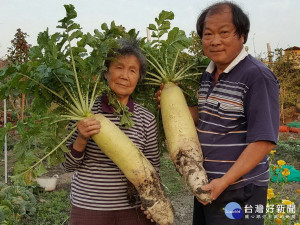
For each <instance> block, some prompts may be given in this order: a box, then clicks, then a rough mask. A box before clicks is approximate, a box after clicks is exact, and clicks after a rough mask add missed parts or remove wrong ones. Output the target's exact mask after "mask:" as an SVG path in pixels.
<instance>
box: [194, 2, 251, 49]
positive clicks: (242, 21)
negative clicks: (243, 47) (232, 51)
mask: <svg viewBox="0 0 300 225" xmlns="http://www.w3.org/2000/svg"><path fill="white" fill-rule="evenodd" d="M226 6H229V8H230V9H231V13H232V20H233V21H232V23H233V24H234V26H235V29H236V34H238V35H239V38H241V36H242V35H244V36H245V37H244V44H245V43H246V42H247V39H248V33H249V30H250V21H249V18H248V16H247V15H246V13H244V11H243V10H242V9H241V8H240V7H239V6H238V5H236V4H235V3H233V2H229V1H222V2H217V3H215V4H213V5H211V6H209V7H207V8H206V9H204V10H203V11H202V12H201V14H200V16H199V17H198V20H197V24H196V29H197V33H198V35H199V37H200V38H201V39H202V35H203V28H204V23H205V18H206V16H207V15H208V14H209V15H214V14H219V13H221V11H222V10H223V9H224V7H226Z"/></svg>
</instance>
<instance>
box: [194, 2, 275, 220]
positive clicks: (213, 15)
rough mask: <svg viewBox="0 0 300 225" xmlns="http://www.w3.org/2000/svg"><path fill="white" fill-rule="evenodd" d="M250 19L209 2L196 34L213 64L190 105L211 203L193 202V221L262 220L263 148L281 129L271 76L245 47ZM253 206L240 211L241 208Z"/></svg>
mask: <svg viewBox="0 0 300 225" xmlns="http://www.w3.org/2000/svg"><path fill="white" fill-rule="evenodd" d="M249 28H250V22H249V19H248V17H247V15H246V14H245V13H244V12H243V11H242V9H241V8H240V7H239V6H237V5H236V4H234V3H231V2H226V1H225V2H220V3H216V4H214V5H211V6H209V7H208V8H206V9H205V10H204V11H203V12H202V13H201V15H200V16H199V18H198V21H197V32H198V35H199V36H200V38H201V39H202V44H203V51H204V54H205V55H206V56H207V57H208V58H210V59H211V63H210V64H209V66H208V67H207V69H206V71H205V72H204V74H203V76H202V78H201V82H200V87H199V93H198V107H191V108H190V110H191V113H192V115H193V118H194V120H195V122H197V130H198V135H199V140H200V143H201V146H202V151H203V155H204V159H205V160H204V168H205V170H206V172H207V175H208V178H209V179H210V181H211V182H210V183H209V184H207V185H205V186H204V187H203V189H204V190H210V191H211V197H212V199H213V201H212V202H211V203H210V204H208V202H199V201H198V200H197V199H195V201H194V217H193V224H194V225H204V224H205V225H208V224H210V225H216V224H218V225H220V224H226V225H230V224H253V225H254V224H255V225H260V224H261V225H262V224H263V223H264V219H263V218H264V215H265V209H266V197H267V187H268V182H269V163H268V153H269V152H270V151H271V150H272V148H273V147H274V146H275V145H276V142H277V139H278V128H279V100H278V95H279V84H278V81H277V79H276V77H275V75H274V74H273V73H272V72H271V71H270V70H269V69H268V68H267V67H266V66H265V65H264V64H263V63H261V62H260V61H258V60H256V59H255V58H253V57H252V56H251V55H249V54H248V53H247V52H246V51H245V50H244V47H243V44H244V43H246V41H247V36H248V32H249ZM245 208H246V209H251V211H250V210H246V211H245V210H244V209H245Z"/></svg>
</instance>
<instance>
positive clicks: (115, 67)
mask: <svg viewBox="0 0 300 225" xmlns="http://www.w3.org/2000/svg"><path fill="white" fill-rule="evenodd" d="M139 77H140V62H139V60H138V59H137V57H136V56H134V55H125V56H121V57H117V58H116V60H115V61H112V62H111V63H110V65H109V69H108V73H106V74H105V78H106V79H107V81H108V84H109V86H110V88H111V90H112V91H113V92H115V93H116V95H117V97H118V99H119V101H121V102H122V103H123V104H125V105H126V104H127V101H128V99H129V96H130V95H131V94H132V92H133V91H134V89H135V87H136V85H137V82H138V80H139Z"/></svg>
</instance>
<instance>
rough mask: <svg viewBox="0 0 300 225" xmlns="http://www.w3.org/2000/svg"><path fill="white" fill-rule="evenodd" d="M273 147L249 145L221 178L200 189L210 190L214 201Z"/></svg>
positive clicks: (255, 143) (265, 144)
mask: <svg viewBox="0 0 300 225" xmlns="http://www.w3.org/2000/svg"><path fill="white" fill-rule="evenodd" d="M274 147H275V144H274V143H273V142H270V141H257V142H253V143H251V144H249V145H248V146H247V147H246V148H245V150H244V151H243V153H242V154H241V155H240V157H239V158H238V159H237V161H236V162H235V163H234V164H233V166H232V167H231V168H230V169H229V170H228V171H227V173H226V174H225V175H224V176H223V177H221V178H217V179H214V180H212V182H210V183H209V184H207V185H205V186H203V187H202V189H203V190H211V197H212V199H216V198H217V197H218V196H219V195H220V194H221V193H222V192H223V191H224V190H225V189H226V188H227V187H228V186H229V185H230V184H232V183H234V182H235V181H237V180H238V179H239V178H240V177H242V176H243V175H245V174H246V173H248V172H250V171H251V170H252V169H253V168H254V167H255V166H256V165H257V164H259V163H260V162H261V161H262V159H263V158H264V157H265V156H266V155H267V154H268V153H269V152H270V151H271V150H272V149H273V148H274ZM203 204H207V202H206V203H203Z"/></svg>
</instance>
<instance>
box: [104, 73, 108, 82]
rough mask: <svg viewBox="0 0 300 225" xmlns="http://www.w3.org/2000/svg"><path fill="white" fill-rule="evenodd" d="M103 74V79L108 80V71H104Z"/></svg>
mask: <svg viewBox="0 0 300 225" xmlns="http://www.w3.org/2000/svg"><path fill="white" fill-rule="evenodd" d="M103 75H104V79H105V80H107V81H108V78H109V73H108V72H105V73H104V74H103Z"/></svg>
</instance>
